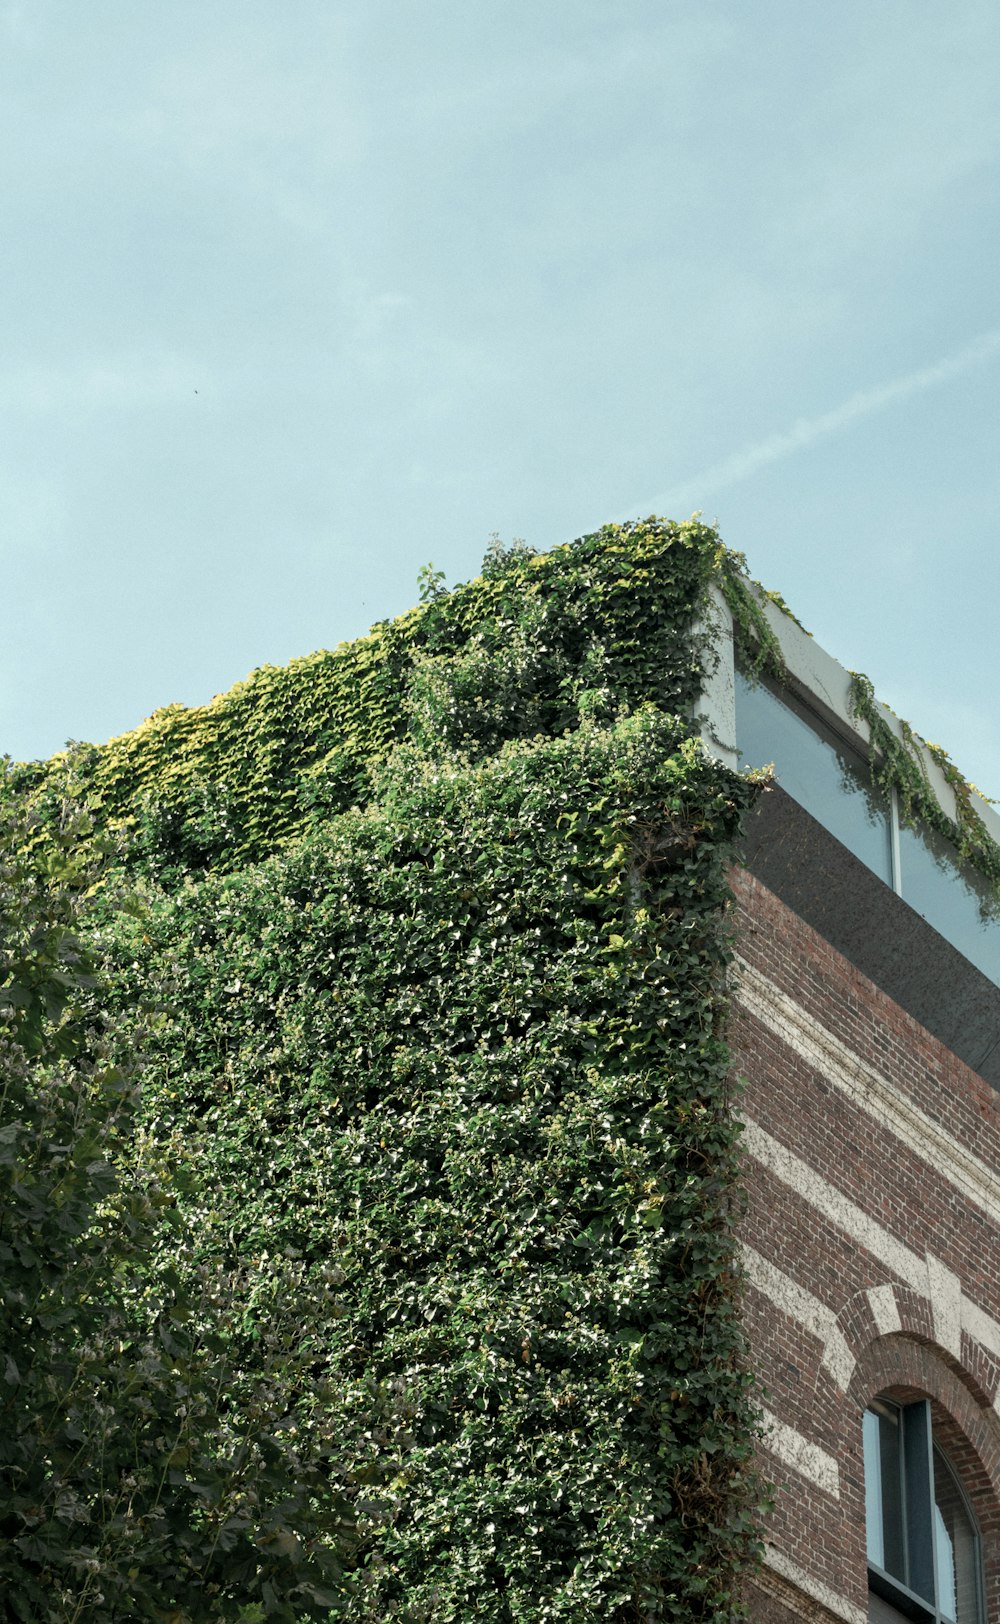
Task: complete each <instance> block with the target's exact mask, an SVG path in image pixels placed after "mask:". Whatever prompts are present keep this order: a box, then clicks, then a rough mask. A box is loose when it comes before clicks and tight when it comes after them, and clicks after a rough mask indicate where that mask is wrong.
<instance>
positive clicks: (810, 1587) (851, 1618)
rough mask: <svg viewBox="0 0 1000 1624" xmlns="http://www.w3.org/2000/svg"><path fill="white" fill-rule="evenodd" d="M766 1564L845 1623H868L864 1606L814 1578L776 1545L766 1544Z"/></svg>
mask: <svg viewBox="0 0 1000 1624" xmlns="http://www.w3.org/2000/svg"><path fill="white" fill-rule="evenodd" d="M764 1564H765V1566H766V1567H769V1568H771V1569H773V1571H774V1572H775V1573H777V1574H780V1575H781V1577H782V1579H787V1581H788V1583H789V1584H790V1585H794V1586H795V1588H796V1590H801V1591H802V1593H803V1595H806V1596H810V1597H811V1598H812V1600H813V1601H818V1602H819V1604H820V1606H821V1607H825V1608H826V1610H827V1612H828V1613H831V1614H832V1615H833V1617H834V1618H839V1619H842V1620H843V1624H868V1614H867V1613H866V1612H865V1611H863V1609H862V1608H860V1607H858V1606H856V1605H855V1603H854V1602H853V1601H848V1599H847V1597H846V1596H841V1595H840V1594H839V1592H838V1591H836V1590H831V1589H830V1586H829V1585H825V1584H824V1583H823V1581H822V1579H814V1578H813V1576H812V1574H811V1573H806V1571H805V1569H804V1568H800V1567H799V1565H798V1563H797V1562H793V1561H792V1559H791V1557H790V1556H786V1555H785V1553H784V1551H779V1550H778V1549H777V1547H776V1546H774V1545H765V1546H764Z"/></svg>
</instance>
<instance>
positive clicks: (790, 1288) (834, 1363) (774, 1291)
mask: <svg viewBox="0 0 1000 1624" xmlns="http://www.w3.org/2000/svg"><path fill="white" fill-rule="evenodd" d="M742 1251H743V1268H744V1271H745V1274H746V1278H747V1280H748V1281H749V1282H750V1284H751V1285H752V1286H754V1287H755V1288H756V1289H757V1290H758V1291H759V1292H762V1293H763V1295H764V1296H765V1297H766V1298H767V1299H768V1301H769V1302H771V1303H773V1304H774V1306H775V1308H779V1309H780V1310H781V1312H782V1313H783V1314H787V1315H788V1318H789V1319H790V1320H794V1321H795V1323H796V1325H799V1326H801V1328H802V1329H803V1330H804V1331H808V1332H809V1334H810V1335H811V1336H814V1337H815V1338H816V1339H817V1341H818V1342H820V1343H822V1345H823V1352H822V1355H821V1359H822V1363H823V1364H824V1365H825V1366H826V1368H827V1369H828V1370H829V1372H830V1375H831V1376H832V1377H833V1379H834V1381H835V1382H836V1384H837V1386H838V1387H839V1388H840V1391H841V1392H842V1393H846V1392H847V1389H848V1387H849V1386H850V1385H851V1377H852V1376H853V1375H854V1367H855V1364H856V1362H857V1361H856V1360H855V1357H854V1355H853V1353H852V1352H851V1350H850V1348H849V1347H848V1345H847V1340H846V1338H845V1336H844V1334H843V1332H842V1331H841V1329H840V1327H839V1326H838V1324H837V1316H836V1314H835V1313H834V1310H833V1309H832V1308H828V1307H827V1305H826V1303H823V1302H820V1299H819V1298H818V1297H814V1296H813V1294H812V1292H811V1291H807V1290H806V1288H805V1287H804V1286H800V1285H799V1284H798V1282H797V1281H795V1280H793V1279H792V1278H791V1276H790V1275H787V1274H785V1273H783V1271H782V1270H781V1269H779V1268H778V1267H777V1265H776V1264H774V1263H771V1262H770V1260H769V1259H768V1258H766V1257H762V1256H761V1254H760V1253H759V1252H756V1251H754V1249H753V1247H752V1246H747V1245H746V1244H744V1246H743V1248H742Z"/></svg>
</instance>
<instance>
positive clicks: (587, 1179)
mask: <svg viewBox="0 0 1000 1624" xmlns="http://www.w3.org/2000/svg"><path fill="white" fill-rule="evenodd" d="M422 585H423V593H422V596H423V602H422V603H421V605H420V606H419V607H418V608H417V609H415V610H413V611H411V612H410V613H409V614H408V615H405V616H403V617H401V618H400V619H399V620H397V621H393V622H387V623H383V624H381V625H379V626H376V627H374V628H373V630H372V632H371V633H370V634H369V636H368V637H366V638H362V639H359V640H358V641H357V642H355V643H352V644H349V645H343V646H341V647H340V648H338V649H335V650H333V651H331V652H321V653H319V654H316V655H313V656H310V657H309V658H308V659H306V660H301V661H298V662H294V663H293V664H292V665H291V666H289V667H287V668H284V669H282V670H275V669H272V668H266V669H265V670H263V671H260V672H256V673H254V674H253V675H252V676H251V677H250V678H248V680H247V681H246V682H245V683H243V684H241V685H240V686H239V687H237V688H236V689H234V690H232V692H231V693H229V694H226V695H223V696H221V697H220V698H218V699H217V700H215V701H213V703H212V704H211V705H208V706H204V707H201V708H200V709H195V710H184V709H182V708H181V707H170V708H168V709H167V710H165V711H161V712H158V713H157V714H156V715H155V716H154V717H152V718H151V719H150V721H149V722H148V723H146V724H145V725H144V726H143V727H142V728H140V729H137V730H136V731H135V732H134V733H132V734H129V735H127V736H125V737H124V738H122V739H117V740H113V741H112V742H111V743H110V744H108V745H106V746H104V747H103V748H100V749H94V748H89V747H84V748H80V749H77V750H75V751H74V752H72V753H71V754H69V755H67V756H64V757H62V758H57V759H55V760H54V761H52V762H48V763H40V764H38V763H36V764H29V765H26V766H22V767H20V768H18V769H16V770H15V771H14V773H13V774H12V775H11V777H10V780H9V792H10V793H13V794H15V795H16V796H18V797H19V798H20V799H21V800H22V801H23V802H24V803H26V804H28V805H30V808H31V812H32V817H33V819H34V825H33V827H34V828H35V830H36V834H35V835H34V836H33V841H34V846H35V856H36V858H37V859H38V860H39V861H42V860H43V859H44V855H45V850H46V840H47V838H49V837H48V834H47V831H48V830H50V829H51V827H52V820H53V819H54V817H55V815H56V809H57V808H58V807H59V806H61V805H62V804H63V801H64V798H65V794H66V791H67V788H71V789H72V793H73V795H74V798H75V799H76V800H77V801H78V802H80V803H82V804H83V805H84V806H85V808H86V810H87V816H88V817H89V819H90V820H91V824H92V827H93V829H94V830H95V836H94V838H100V839H101V840H102V842H104V844H105V846H106V847H108V846H111V847H112V848H114V849H116V850H117V853H118V856H117V866H116V868H115V870H114V872H115V875H116V879H115V884H114V885H113V886H112V885H106V886H105V888H104V889H103V890H99V891H97V892H96V893H95V895H94V897H93V898H92V899H91V903H90V908H91V919H92V926H93V929H94V930H95V931H96V932H97V933H98V939H99V942H100V946H101V953H102V955H103V958H104V960H105V963H106V970H107V977H108V983H109V987H110V989H111V991H110V992H109V998H110V1000H111V1003H112V1008H111V1015H112V1017H113V1021H112V1027H113V1029H114V1027H117V1028H118V1029H119V1030H121V1031H122V1032H126V1031H127V1030H128V1029H129V1026H130V1023H132V1022H134V1017H135V1011H136V1010H137V1009H140V1008H141V1009H142V1011H143V1013H144V1017H145V1020H146V1023H147V1031H148V1036H147V1037H146V1039H145V1058H144V1076H143V1098H142V1134H143V1138H144V1143H145V1144H146V1145H147V1146H153V1147H156V1146H162V1147H170V1148H173V1147H177V1146H183V1153H184V1161H185V1166H184V1179H183V1181H182V1185H181V1186H180V1189H179V1195H178V1207H179V1211H178V1213H177V1214H175V1215H173V1217H172V1218H171V1221H170V1222H169V1223H167V1222H164V1225H163V1229H162V1234H161V1235H160V1238H159V1242H158V1245H159V1248H160V1255H161V1258H162V1259H163V1260H164V1262H165V1263H169V1264H170V1266H172V1267H175V1268H176V1269H177V1270H178V1271H179V1272H183V1271H185V1270H187V1269H193V1270H199V1269H202V1270H203V1269H205V1268H208V1267H212V1268H216V1269H223V1270H233V1271H242V1273H243V1274H246V1273H247V1272H248V1271H249V1273H250V1274H252V1272H253V1270H254V1269H255V1268H257V1267H259V1268H260V1269H261V1270H262V1272H263V1273H264V1274H265V1275H266V1274H267V1272H268V1271H269V1270H270V1269H272V1267H273V1260H275V1259H283V1260H286V1261H287V1263H288V1265H289V1267H290V1268H292V1269H293V1270H294V1272H295V1275H296V1279H298V1280H300V1281H301V1284H302V1289H303V1291H308V1290H309V1289H311V1284H312V1283H316V1284H317V1289H318V1286H319V1284H322V1286H323V1289H324V1290H326V1291H329V1290H330V1282H331V1280H333V1281H334V1282H335V1287H336V1290H335V1293H334V1296H333V1298H332V1299H331V1307H330V1314H329V1321H328V1325H327V1327H326V1331H325V1335H324V1336H323V1338H322V1339H320V1340H319V1341H316V1339H315V1337H314V1338H313V1341H312V1342H311V1344H310V1357H311V1359H312V1360H313V1365H314V1373H315V1380H316V1388H317V1391H319V1390H321V1389H322V1390H327V1391H331V1392H335V1393H336V1394H337V1395H338V1400H337V1402H338V1404H339V1405H340V1407H341V1413H342V1415H343V1428H342V1438H341V1442H340V1446H339V1448H338V1451H337V1455H336V1471H337V1477H338V1483H339V1484H340V1486H341V1489H342V1486H343V1485H344V1484H348V1485H351V1489H350V1493H351V1521H350V1527H351V1537H350V1542H349V1548H348V1549H346V1550H345V1551H344V1552H342V1553H340V1554H341V1562H340V1571H341V1572H342V1579H341V1581H340V1589H339V1592H338V1599H337V1608H336V1610H335V1614H334V1616H341V1617H343V1618H345V1619H347V1620H350V1621H352V1624H376V1621H377V1624H383V1621H385V1620H391V1619H394V1618H398V1619H399V1620H400V1621H406V1624H418V1621H424V1620H426V1621H428V1624H467V1621H468V1620H469V1619H471V1618H475V1619H476V1620H477V1621H483V1624H494V1621H495V1624H529V1621H532V1624H534V1621H538V1624H543V1621H545V1624H548V1621H556V1620H564V1621H578V1620H581V1619H589V1618H601V1619H602V1620H603V1619H607V1620H609V1621H611V1624H626V1621H634V1620H638V1619H642V1620H644V1621H648V1624H660V1621H666V1620H673V1619H677V1618H684V1619H686V1620H687V1619H690V1620H692V1621H697V1620H703V1621H713V1624H722V1621H723V1620H726V1621H728V1620H730V1619H731V1617H732V1615H733V1610H734V1607H735V1605H736V1597H737V1595H738V1590H739V1578H740V1574H741V1573H742V1572H743V1571H744V1570H745V1568H746V1567H747V1565H748V1564H750V1563H751V1562H752V1561H753V1560H754V1556H755V1551H756V1528H757V1509H758V1503H759V1495H760V1489H759V1485H758V1484H757V1482H756V1479H755V1477H754V1472H753V1468H752V1457H753V1440H754V1432H755V1419H754V1409H753V1404H752V1396H751V1390H750V1378H749V1375H748V1369H747V1359H746V1350H745V1347H744V1343H743V1337H742V1332H741V1329H740V1317H739V1271H738V1268H737V1266H736V1259H735V1249H734V1240H733V1225H734V1221H735V1218H736V1216H737V1214H738V1211H739V1194H738V1189H739V1185H738V1154H737V1153H738V1127H737V1124H736V1123H735V1122H734V1119H733V1116H732V1112H731V1106H730V1091H731V1087H732V1083H731V1079H730V1076H729V1055H728V1051H727V1049H726V1046H725V1041H724V1024H725V1017H726V994H725V987H726V970H727V963H728V959H729V952H730V949H729V941H728V934H727V904H728V895H729V894H728V889H727V880H726V867H727V861H728V853H729V851H730V850H731V847H732V844H733V842H734V840H735V839H736V837H737V834H738V830H739V826H740V821H741V818H742V816H743V814H744V812H745V811H746V809H747V808H748V806H749V805H750V803H751V801H752V799H753V795H754V786H753V784H752V783H751V782H750V781H749V780H748V779H746V778H744V777H741V776H739V775H737V774H735V773H732V772H730V771H729V770H727V769H726V768H725V767H723V766H721V765H720V764H719V763H717V762H715V761H713V760H711V759H710V758H709V757H707V756H706V754H705V753H704V752H703V750H702V748H701V746H700V744H699V743H698V742H697V740H696V739H695V738H694V737H693V723H692V716H693V712H694V707H695V702H696V699H697V696H698V694H699V692H700V691H701V688H702V685H703V679H704V675H705V670H706V665H707V662H709V661H710V660H711V658H712V657H713V655H712V651H711V650H710V649H709V648H707V647H706V646H705V644H704V638H703V635H702V634H701V633H700V632H699V629H698V628H699V626H703V625H704V624H705V615H706V611H707V610H708V605H709V600H710V595H711V593H712V591H713V588H715V587H718V588H720V589H721V591H722V592H723V594H724V595H725V597H726V599H727V601H728V602H729V603H730V605H731V606H733V611H734V614H735V616H736V619H737V624H738V626H740V627H742V628H744V629H747V628H752V629H753V635H754V636H755V637H756V639H757V642H758V644H760V645H761V646H762V647H763V649H764V655H763V658H764V659H766V660H769V661H773V660H774V659H776V658H777V655H776V653H775V647H776V645H775V646H772V644H771V643H769V642H768V641H767V633H766V629H765V630H762V627H764V628H766V622H765V621H764V619H763V615H762V611H761V610H760V607H759V603H758V601H757V599H756V596H755V594H754V592H753V590H752V588H751V587H750V586H749V584H748V583H747V581H746V578H745V571H744V566H743V562H742V560H741V559H740V558H739V556H738V555H735V554H732V553H729V552H727V550H726V549H725V548H724V547H723V545H722V543H721V542H720V540H719V538H718V536H717V534H716V533H715V532H714V531H713V530H711V529H710V528H709V527H707V526H703V525H701V524H699V523H697V522H692V523H690V524H687V525H672V524H667V523H665V522H663V521H658V520H649V521H645V522H642V523H637V524H632V525H613V526H607V527H605V528H604V529H603V530H602V531H600V532H598V533H596V534H595V535H592V536H587V537H584V538H583V539H582V540H580V541H578V542H576V543H574V544H573V545H572V546H567V547H561V548H556V549H555V550H554V551H552V552H550V553H548V554H544V555H534V554H532V553H531V551H530V549H528V548H526V547H525V546H523V544H517V545H515V546H513V547H511V548H507V549H505V548H503V547H502V546H497V547H494V548H493V549H492V550H491V553H490V555H489V558H488V563H487V568H486V570H485V572H484V574H483V576H482V577H480V578H479V579H477V580H476V581H473V582H470V583H468V584H467V585H465V586H459V587H456V588H455V589H453V590H452V591H450V592H449V591H446V590H445V589H444V587H443V583H442V581H441V579H440V576H439V572H436V571H434V570H433V567H432V566H428V568H427V571H426V572H425V574H424V577H423V582H422ZM747 635H749V632H748V633H747ZM123 899H127V901H128V906H127V907H125V906H122V905H121V904H122V901H123ZM178 1227H179V1229H180V1232H182V1233H183V1234H184V1235H186V1236H188V1237H190V1236H195V1237H197V1240H196V1244H195V1245H194V1248H193V1250H191V1249H190V1243H189V1250H188V1251H187V1252H185V1254H184V1256H183V1257H181V1256H178V1255H177V1251H176V1240H175V1236H176V1233H177V1232H178ZM331 1270H332V1271H333V1273H332V1274H331ZM254 1301H255V1302H257V1301H259V1302H260V1307H259V1309H258V1310H256V1311H257V1312H259V1313H260V1314H261V1315H262V1316H265V1317H264V1318H263V1319H262V1322H261V1323H262V1333H263V1331H264V1329H265V1327H266V1314H267V1312H268V1311H267V1307H266V1293H261V1294H260V1296H259V1298H255V1299H254ZM372 1393H377V1394H381V1395H386V1396H387V1402H388V1403H389V1404H390V1416H391V1426H390V1425H389V1424H388V1423H386V1425H385V1427H384V1428H383V1429H382V1430H381V1431H380V1430H379V1429H378V1427H377V1426H376V1427H375V1429H374V1431H373V1424H372V1423H371V1421H370V1420H369V1419H368V1411H367V1410H365V1409H364V1407H363V1402H362V1399H358V1403H359V1404H361V1405H362V1407H361V1409H360V1410H359V1411H358V1413H357V1414H355V1413H354V1412H353V1411H352V1408H351V1406H352V1403H353V1402H354V1400H353V1399H352V1395H362V1397H363V1400H364V1402H366V1403H368V1405H369V1409H370V1408H371V1404H370V1395H371V1394H372ZM232 1402H233V1403H234V1404H238V1403H239V1402H240V1400H239V1395H238V1394H234V1395H233V1399H232ZM308 1421H309V1417H308V1416H305V1417H304V1422H308ZM373 1447H374V1449H375V1452H376V1454H377V1456H378V1461H377V1467H374V1468H373V1466H372V1459H371V1457H372V1452H373ZM366 1484H367V1485H368V1487H367V1489H366V1488H365V1487H364V1485H366ZM164 1616H165V1617H166V1616H167V1615H166V1614H165V1615H164ZM170 1616H171V1617H174V1618H175V1619H177V1620H178V1621H180V1620H181V1619H182V1618H184V1617H185V1615H184V1614H183V1613H180V1612H175V1613H174V1614H173V1615H170Z"/></svg>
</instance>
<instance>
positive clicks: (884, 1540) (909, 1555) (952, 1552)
mask: <svg viewBox="0 0 1000 1624" xmlns="http://www.w3.org/2000/svg"><path fill="white" fill-rule="evenodd" d="M864 1456H865V1520H866V1524H867V1540H868V1585H869V1592H870V1597H871V1605H870V1613H869V1616H870V1617H871V1618H872V1619H873V1620H876V1621H879V1624H881V1621H884V1624H890V1621H894V1620H899V1619H918V1620H923V1621H925V1624H983V1620H984V1618H985V1614H984V1612H983V1602H982V1559H981V1556H980V1546H979V1533H978V1530H977V1528H976V1523H975V1519H974V1518H973V1515H972V1512H971V1511H970V1509H969V1506H968V1502H967V1501H966V1498H965V1495H964V1493H963V1492H962V1488H961V1485H960V1484H959V1482H958V1479H957V1478H956V1476H955V1474H954V1472H953V1471H952V1469H951V1467H950V1466H949V1465H948V1462H947V1460H946V1459H945V1457H944V1455H943V1454H942V1453H941V1451H940V1449H938V1448H937V1446H936V1444H935V1443H934V1440H933V1438H932V1436H931V1407H930V1405H929V1404H928V1403H927V1401H926V1400H925V1399H924V1400H921V1401H920V1402H919V1403H917V1404H904V1405H899V1404H890V1403H888V1402H887V1401H886V1400H883V1399H879V1400H878V1401H877V1402H876V1403H875V1404H873V1405H872V1407H871V1409H870V1410H866V1411H865V1417H864Z"/></svg>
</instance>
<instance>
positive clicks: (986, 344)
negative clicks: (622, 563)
mask: <svg viewBox="0 0 1000 1624" xmlns="http://www.w3.org/2000/svg"><path fill="white" fill-rule="evenodd" d="M998 351H1000V327H994V328H991V329H990V331H989V332H986V333H980V335H979V337H978V338H975V339H973V341H972V343H971V344H966V345H964V346H963V348H962V349H960V350H956V351H955V353H954V354H953V355H948V356H945V358H944V360H942V361H937V362H935V364H934V365H933V366H929V367H921V368H920V369H919V371H917V372H908V373H907V374H906V376H905V377H902V378H895V379H893V381H892V383H885V384H881V385H880V386H879V387H878V388H877V389H862V390H859V392H858V393H857V394H856V395H851V397H850V399H848V400H845V401H844V402H843V404H842V405H840V406H836V407H834V409H833V411H831V412H824V413H823V414H822V415H821V416H820V417H805V418H800V419H799V421H798V422H797V423H795V424H793V426H792V427H791V428H790V429H786V430H785V431H784V432H783V433H781V434H771V435H769V436H768V437H767V439H765V440H758V441H757V443H756V444H755V445H749V446H744V448H743V449H742V450H741V451H737V452H734V454H733V455H732V456H731V457H726V458H724V460H723V461H722V462H717V463H713V464H712V466H711V467H709V468H704V469H702V471H701V473H699V474H693V475H692V476H691V478H690V479H685V480H682V481H681V482H680V483H679V484H677V485H674V486H672V487H671V489H670V490H668V491H661V493H660V494H659V496H656V497H654V499H653V500H652V501H651V502H642V503H638V504H636V506H635V507H634V508H633V511H636V512H640V513H653V512H657V511H660V510H661V509H665V508H667V507H669V506H671V505H676V504H679V503H681V502H684V501H688V500H690V499H691V498H692V497H693V498H694V499H695V500H696V501H701V500H702V499H703V498H704V497H705V496H709V495H711V494H713V493H714V492H715V491H718V490H724V489H726V488H727V487H728V486H730V485H738V484H739V483H740V481H741V480H744V479H749V478H750V476H751V474H756V473H758V472H759V470H760V469H761V468H768V467H770V466H771V464H772V463H775V462H784V460H785V459H786V457H793V456H794V455H795V454H796V452H798V451H805V450H807V449H808V448H809V447H810V446H813V445H815V444H816V443H817V441H819V440H826V439H829V437H830V435H832V434H839V433H840V431H841V429H846V428H849V427H850V426H851V424H852V423H856V422H858V421H859V419H861V418H864V417H871V416H873V415H874V414H875V413H876V412H882V411H885V409H886V408H887V407H889V406H895V405H896V404H897V403H898V402H900V401H903V400H909V399H911V397H912V396H914V395H920V394H923V393H924V392H925V391H926V390H928V389H935V388H936V387H937V385H938V384H941V383H947V381H948V380H949V379H950V378H955V377H957V376H958V375H959V374H960V373H963V372H969V371H971V370H972V368H973V367H977V366H982V365H983V364H984V363H985V362H986V361H989V360H990V359H992V357H993V356H994V355H996V354H997V353H998Z"/></svg>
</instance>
